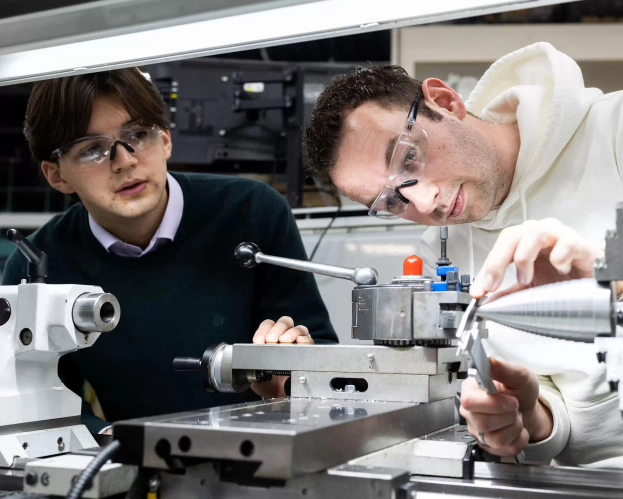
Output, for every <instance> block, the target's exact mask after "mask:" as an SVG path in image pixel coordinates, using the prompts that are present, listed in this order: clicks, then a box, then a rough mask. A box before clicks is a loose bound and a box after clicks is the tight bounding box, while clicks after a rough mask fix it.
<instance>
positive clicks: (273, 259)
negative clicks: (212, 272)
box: [234, 243, 379, 286]
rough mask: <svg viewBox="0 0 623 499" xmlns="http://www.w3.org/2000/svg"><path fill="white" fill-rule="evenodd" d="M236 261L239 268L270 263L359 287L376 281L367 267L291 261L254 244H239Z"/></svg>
mask: <svg viewBox="0 0 623 499" xmlns="http://www.w3.org/2000/svg"><path fill="white" fill-rule="evenodd" d="M234 256H235V257H236V261H237V262H238V264H239V265H240V266H241V267H244V268H246V269H250V268H253V267H255V266H256V265H257V264H259V263H270V264H271V265H278V266H279V267H287V268H289V269H295V270H302V271H304V272H312V273H314V274H321V275H326V276H329V277H337V278H339V279H348V280H349V281H353V282H354V283H355V284H357V285H359V286H373V285H374V284H376V282H377V280H378V277H379V276H378V273H377V271H376V270H375V269H373V268H369V267H358V268H356V269H351V268H348V267H337V266H335V265H325V264H324V263H312V262H306V261H304V260H293V259H291V258H282V257H279V256H270V255H265V254H264V253H262V252H261V250H260V248H259V247H258V246H257V244H255V243H241V244H239V245H238V247H237V248H236V250H235V251H234Z"/></svg>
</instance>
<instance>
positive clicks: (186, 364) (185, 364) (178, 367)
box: [173, 357, 201, 371]
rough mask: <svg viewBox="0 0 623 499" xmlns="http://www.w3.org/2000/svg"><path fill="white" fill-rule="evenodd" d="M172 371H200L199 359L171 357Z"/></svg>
mask: <svg viewBox="0 0 623 499" xmlns="http://www.w3.org/2000/svg"><path fill="white" fill-rule="evenodd" d="M173 370H174V371H201V359H198V358H197V357H175V358H174V359H173Z"/></svg>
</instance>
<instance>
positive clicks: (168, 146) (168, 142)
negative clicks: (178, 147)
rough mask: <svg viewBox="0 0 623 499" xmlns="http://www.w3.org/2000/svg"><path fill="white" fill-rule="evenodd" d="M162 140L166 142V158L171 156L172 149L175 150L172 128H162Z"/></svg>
mask: <svg viewBox="0 0 623 499" xmlns="http://www.w3.org/2000/svg"><path fill="white" fill-rule="evenodd" d="M162 142H163V144H164V156H165V159H166V160H169V159H170V158H171V151H172V150H173V142H172V141H171V130H169V129H167V130H162Z"/></svg>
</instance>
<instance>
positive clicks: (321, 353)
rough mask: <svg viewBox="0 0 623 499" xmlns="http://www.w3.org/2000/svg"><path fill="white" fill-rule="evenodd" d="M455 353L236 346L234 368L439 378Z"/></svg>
mask: <svg viewBox="0 0 623 499" xmlns="http://www.w3.org/2000/svg"><path fill="white" fill-rule="evenodd" d="M455 352H456V349H455V348H453V347H441V348H432V347H409V348H387V347H384V346H376V345H280V344H278V345H254V344H249V343H236V344H234V345H233V350H232V369H242V370H250V369H253V370H269V371H276V370H278V371H308V372H310V371H314V372H349V373H361V372H370V373H383V374H428V375H435V374H445V373H446V374H447V372H448V371H449V370H452V368H453V366H454V365H455V363H456V362H457V360H458V359H457V358H456V356H455Z"/></svg>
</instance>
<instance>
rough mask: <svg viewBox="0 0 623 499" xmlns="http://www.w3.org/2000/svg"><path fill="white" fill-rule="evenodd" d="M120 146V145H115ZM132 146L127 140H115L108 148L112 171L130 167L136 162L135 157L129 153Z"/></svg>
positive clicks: (131, 151)
mask: <svg viewBox="0 0 623 499" xmlns="http://www.w3.org/2000/svg"><path fill="white" fill-rule="evenodd" d="M117 146H121V147H117ZM133 152H135V151H134V148H133V147H132V146H131V145H130V144H128V143H127V142H123V141H121V140H117V141H116V142H115V143H114V144H113V145H112V148H111V149H110V164H111V166H112V169H113V171H114V172H119V171H121V170H123V169H125V168H130V167H132V166H134V165H135V164H136V157H135V156H134V155H132V154H131V153H133Z"/></svg>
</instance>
